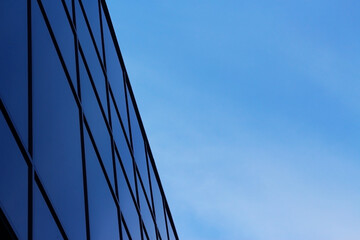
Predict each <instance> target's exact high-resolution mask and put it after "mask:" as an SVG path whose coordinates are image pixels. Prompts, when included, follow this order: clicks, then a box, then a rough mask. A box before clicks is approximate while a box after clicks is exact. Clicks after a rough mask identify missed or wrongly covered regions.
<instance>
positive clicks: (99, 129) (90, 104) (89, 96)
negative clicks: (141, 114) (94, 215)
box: [79, 58, 114, 186]
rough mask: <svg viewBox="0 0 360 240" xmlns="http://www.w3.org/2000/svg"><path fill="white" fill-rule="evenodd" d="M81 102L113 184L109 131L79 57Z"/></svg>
mask: <svg viewBox="0 0 360 240" xmlns="http://www.w3.org/2000/svg"><path fill="white" fill-rule="evenodd" d="M79 69H80V86H81V102H82V106H83V110H84V113H85V117H86V120H87V121H88V123H89V126H90V129H91V134H92V136H93V137H94V139H95V143H96V147H97V149H98V150H99V152H100V156H101V160H102V161H103V164H104V166H105V169H106V173H107V175H108V177H109V178H110V182H111V184H112V186H114V172H113V171H114V170H113V163H112V156H111V141H110V135H109V131H108V129H107V127H106V125H105V121H104V118H103V116H102V113H101V110H100V105H99V104H98V102H97V100H96V96H95V93H94V90H93V88H92V86H91V83H90V80H89V77H88V74H87V72H86V69H85V66H84V63H83V60H82V58H79Z"/></svg>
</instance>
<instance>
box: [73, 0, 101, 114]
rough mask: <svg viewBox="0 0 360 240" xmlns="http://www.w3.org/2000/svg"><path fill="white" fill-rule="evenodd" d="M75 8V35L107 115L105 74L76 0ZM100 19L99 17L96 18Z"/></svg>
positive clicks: (87, 0)
mask: <svg viewBox="0 0 360 240" xmlns="http://www.w3.org/2000/svg"><path fill="white" fill-rule="evenodd" d="M93 1H94V0H86V2H93ZM75 2H76V5H75V9H76V29H77V35H78V38H79V41H80V46H81V48H82V50H83V52H84V55H85V58H86V63H87V64H88V66H89V69H90V73H91V77H92V79H93V80H94V83H95V86H96V91H97V93H98V94H99V98H100V101H101V105H102V107H103V109H104V110H105V113H106V114H105V115H106V116H107V111H106V110H107V103H106V84H105V76H104V73H103V70H102V68H101V65H100V62H99V58H98V56H97V54H96V51H95V48H94V44H93V42H92V40H91V37H90V33H89V31H88V28H87V26H86V23H85V19H84V15H83V14H82V11H81V9H80V5H79V3H78V1H75ZM84 2H85V1H84ZM97 20H98V21H100V20H99V19H97Z"/></svg>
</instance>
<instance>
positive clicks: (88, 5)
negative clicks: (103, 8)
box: [79, 0, 102, 57]
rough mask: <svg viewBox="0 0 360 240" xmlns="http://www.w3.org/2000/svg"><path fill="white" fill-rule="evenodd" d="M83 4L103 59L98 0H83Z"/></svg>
mask: <svg viewBox="0 0 360 240" xmlns="http://www.w3.org/2000/svg"><path fill="white" fill-rule="evenodd" d="M79 1H80V0H79ZM81 2H82V4H83V6H84V9H85V12H86V16H87V19H88V20H89V23H90V28H91V32H92V34H93V35H94V38H95V42H96V46H97V48H98V50H99V53H100V56H101V57H102V51H101V32H100V16H99V2H98V0H83V1H81Z"/></svg>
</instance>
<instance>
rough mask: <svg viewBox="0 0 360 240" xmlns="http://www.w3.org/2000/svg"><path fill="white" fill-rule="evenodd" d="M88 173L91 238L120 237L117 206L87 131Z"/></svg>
mask: <svg viewBox="0 0 360 240" xmlns="http://www.w3.org/2000/svg"><path fill="white" fill-rule="evenodd" d="M84 139H85V151H86V152H85V156H86V171H87V172H86V174H87V185H88V198H89V218H90V235H91V239H99V240H102V239H119V225H118V217H117V208H116V205H115V202H114V198H113V197H112V195H111V192H110V189H109V187H108V184H107V182H106V180H105V177H104V174H103V171H102V170H101V166H100V164H99V161H98V158H97V156H96V153H95V150H94V148H93V146H92V143H91V141H90V138H89V135H88V133H87V131H86V133H85V136H84Z"/></svg>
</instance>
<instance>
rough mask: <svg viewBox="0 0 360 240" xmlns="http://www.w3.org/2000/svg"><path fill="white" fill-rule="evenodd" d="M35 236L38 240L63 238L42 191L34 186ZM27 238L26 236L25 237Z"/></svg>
mask: <svg viewBox="0 0 360 240" xmlns="http://www.w3.org/2000/svg"><path fill="white" fill-rule="evenodd" d="M33 194H34V209H33V211H34V213H33V214H34V222H33V224H34V233H33V234H34V236H33V238H34V239H36V240H49V239H63V237H62V235H61V233H60V231H59V228H58V227H57V225H56V223H55V220H54V218H53V217H52V215H51V213H50V210H49V208H48V207H47V205H46V202H45V200H44V199H43V197H42V195H41V192H40V190H39V188H38V186H37V184H35V186H34V193H33ZM24 239H25V238H24Z"/></svg>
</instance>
